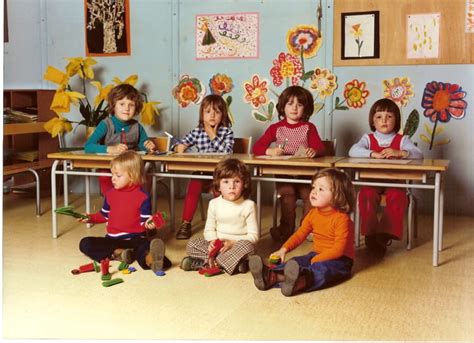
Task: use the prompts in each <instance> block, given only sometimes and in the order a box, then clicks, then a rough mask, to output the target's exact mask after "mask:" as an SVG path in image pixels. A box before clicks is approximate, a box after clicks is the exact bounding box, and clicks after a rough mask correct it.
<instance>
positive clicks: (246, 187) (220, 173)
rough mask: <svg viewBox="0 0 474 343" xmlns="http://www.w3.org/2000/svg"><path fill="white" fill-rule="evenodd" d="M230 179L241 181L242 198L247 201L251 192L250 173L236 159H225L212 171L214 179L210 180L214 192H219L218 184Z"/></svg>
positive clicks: (243, 164)
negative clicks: (235, 178) (236, 178)
mask: <svg viewBox="0 0 474 343" xmlns="http://www.w3.org/2000/svg"><path fill="white" fill-rule="evenodd" d="M232 177H238V178H239V179H241V180H242V183H243V189H242V196H243V197H244V199H247V198H248V197H249V196H250V193H251V192H252V182H251V179H250V172H249V170H248V168H247V166H246V165H245V163H243V162H242V161H240V160H238V159H236V158H226V159H225V160H222V161H220V162H219V163H218V164H217V166H216V169H214V178H213V180H212V186H213V188H214V191H216V192H219V191H220V190H219V184H220V182H221V180H222V179H228V178H232Z"/></svg>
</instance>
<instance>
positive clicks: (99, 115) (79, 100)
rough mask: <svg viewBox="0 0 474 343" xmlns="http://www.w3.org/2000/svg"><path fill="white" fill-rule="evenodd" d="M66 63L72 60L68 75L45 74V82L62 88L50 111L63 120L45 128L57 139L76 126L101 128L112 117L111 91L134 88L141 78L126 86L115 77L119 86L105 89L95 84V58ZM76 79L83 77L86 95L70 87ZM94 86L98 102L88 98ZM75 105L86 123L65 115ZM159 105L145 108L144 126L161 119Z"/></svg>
mask: <svg viewBox="0 0 474 343" xmlns="http://www.w3.org/2000/svg"><path fill="white" fill-rule="evenodd" d="M66 59H67V60H68V64H67V65H66V67H65V71H61V70H59V69H57V68H54V67H52V66H48V67H47V69H46V71H45V74H44V79H45V80H48V81H51V82H54V83H55V84H57V85H59V86H58V88H57V89H56V93H55V95H54V98H53V100H52V102H51V106H50V109H51V110H53V111H54V112H55V113H56V114H57V115H58V117H59V119H58V118H54V120H51V121H49V122H48V123H47V125H46V124H45V128H46V130H47V131H48V132H49V133H51V134H52V135H53V134H54V136H56V135H57V134H58V132H59V133H61V132H68V131H71V128H72V126H71V124H73V123H74V124H78V125H85V126H87V127H94V126H97V125H98V124H99V123H100V122H101V121H102V120H104V119H105V118H107V117H108V116H109V105H108V102H107V98H108V95H109V93H110V91H111V90H112V89H113V87H115V84H117V85H119V84H124V83H126V84H129V85H132V86H134V85H135V84H136V83H137V80H138V75H130V76H129V77H128V78H126V79H125V80H124V81H123V82H122V81H121V80H120V79H119V78H118V77H115V78H114V79H113V81H114V83H115V84H113V83H111V84H108V85H106V86H102V83H101V82H99V81H96V80H93V77H94V70H93V69H92V67H93V66H94V65H95V64H96V63H97V62H96V61H95V60H94V59H93V58H89V57H88V58H83V57H74V58H66ZM75 75H79V76H80V77H81V79H80V81H81V86H80V90H81V91H82V92H84V94H82V93H80V92H76V91H74V90H73V88H72V87H71V84H70V83H69V81H70V79H71V78H72V77H73V76H75ZM91 86H93V87H94V89H97V93H96V95H95V97H94V102H92V101H90V100H89V99H90V98H89V97H88V94H87V93H88V91H90V89H91V88H92V87H91ZM142 95H143V96H144V97H145V103H148V100H147V98H146V94H144V93H142ZM71 104H73V105H78V106H79V112H80V114H81V115H82V119H80V120H78V121H73V120H69V119H67V118H65V117H63V116H62V115H61V114H63V113H67V112H69V111H70V110H71ZM156 104H159V102H150V103H149V104H145V105H146V106H145V108H144V110H145V112H144V115H143V116H142V117H143V118H144V121H143V124H149V123H154V121H155V118H154V116H155V115H159V111H158V109H157V108H155V107H154V106H155V105H156ZM137 114H138V113H137ZM66 124H67V125H66Z"/></svg>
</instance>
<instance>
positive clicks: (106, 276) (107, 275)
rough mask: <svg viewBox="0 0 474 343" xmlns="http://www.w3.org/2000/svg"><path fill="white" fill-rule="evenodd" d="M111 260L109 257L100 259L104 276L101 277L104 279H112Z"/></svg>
mask: <svg viewBox="0 0 474 343" xmlns="http://www.w3.org/2000/svg"><path fill="white" fill-rule="evenodd" d="M109 267H110V260H109V259H108V258H106V259H103V260H102V261H100V268H101V271H102V276H101V277H100V278H101V280H102V281H107V280H110V279H112V275H111V274H110V272H109Z"/></svg>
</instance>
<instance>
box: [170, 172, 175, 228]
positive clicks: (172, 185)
mask: <svg viewBox="0 0 474 343" xmlns="http://www.w3.org/2000/svg"><path fill="white" fill-rule="evenodd" d="M170 197H171V202H170V228H171V232H174V231H175V222H174V211H175V195H174V177H172V178H170Z"/></svg>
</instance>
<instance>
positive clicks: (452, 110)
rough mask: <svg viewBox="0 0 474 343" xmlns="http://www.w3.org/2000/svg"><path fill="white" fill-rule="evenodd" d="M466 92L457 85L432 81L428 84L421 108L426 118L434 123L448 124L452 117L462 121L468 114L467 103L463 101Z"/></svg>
mask: <svg viewBox="0 0 474 343" xmlns="http://www.w3.org/2000/svg"><path fill="white" fill-rule="evenodd" d="M465 96H466V92H465V91H463V90H462V88H461V87H460V86H459V85H457V84H451V83H444V82H438V81H431V82H429V83H427V84H426V86H425V91H424V92H423V99H422V100H421V106H422V107H423V108H424V109H425V111H424V112H423V114H424V116H425V117H428V118H430V120H431V121H432V122H436V121H437V120H439V121H441V122H445V123H446V122H448V121H449V120H450V119H451V117H452V118H454V119H462V118H463V117H464V115H465V113H466V107H467V102H466V101H464V100H462V99H463V98H464V97H465Z"/></svg>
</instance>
